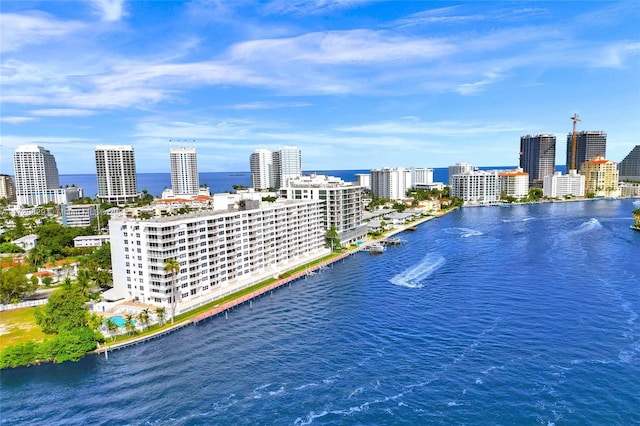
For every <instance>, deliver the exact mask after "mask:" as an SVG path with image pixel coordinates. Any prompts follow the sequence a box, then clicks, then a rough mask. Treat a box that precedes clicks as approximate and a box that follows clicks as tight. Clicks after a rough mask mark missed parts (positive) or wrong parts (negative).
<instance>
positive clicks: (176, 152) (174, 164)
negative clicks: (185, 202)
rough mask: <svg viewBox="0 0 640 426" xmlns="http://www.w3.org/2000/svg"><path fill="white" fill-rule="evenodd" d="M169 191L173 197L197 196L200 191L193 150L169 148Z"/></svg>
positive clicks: (194, 151)
mask: <svg viewBox="0 0 640 426" xmlns="http://www.w3.org/2000/svg"><path fill="white" fill-rule="evenodd" d="M169 160H170V163H171V189H172V190H173V193H174V194H175V195H197V194H198V190H199V189H200V178H199V176H198V159H197V157H196V149H195V148H171V149H170V151H169Z"/></svg>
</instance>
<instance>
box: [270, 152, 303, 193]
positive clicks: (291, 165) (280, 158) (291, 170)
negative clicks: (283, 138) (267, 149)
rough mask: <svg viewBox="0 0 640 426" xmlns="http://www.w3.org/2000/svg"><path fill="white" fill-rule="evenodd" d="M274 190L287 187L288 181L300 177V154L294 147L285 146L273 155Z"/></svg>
mask: <svg viewBox="0 0 640 426" xmlns="http://www.w3.org/2000/svg"><path fill="white" fill-rule="evenodd" d="M273 165H274V167H275V170H276V182H275V184H276V186H275V187H276V189H277V188H281V187H283V186H286V185H287V181H288V180H289V179H295V178H297V177H299V176H302V152H301V151H300V150H299V149H298V147H296V146H285V147H282V148H280V149H279V150H278V151H276V152H275V153H274V157H273Z"/></svg>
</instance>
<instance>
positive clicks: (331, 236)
mask: <svg viewBox="0 0 640 426" xmlns="http://www.w3.org/2000/svg"><path fill="white" fill-rule="evenodd" d="M325 239H326V241H327V245H328V246H329V247H331V251H333V250H336V249H338V248H340V246H341V244H340V238H338V229H337V228H336V227H335V225H332V226H331V227H330V228H329V229H328V230H327V235H326V237H325Z"/></svg>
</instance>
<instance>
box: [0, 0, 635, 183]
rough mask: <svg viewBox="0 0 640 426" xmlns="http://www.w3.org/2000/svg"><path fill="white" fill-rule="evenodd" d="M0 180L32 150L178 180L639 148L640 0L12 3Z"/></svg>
mask: <svg viewBox="0 0 640 426" xmlns="http://www.w3.org/2000/svg"><path fill="white" fill-rule="evenodd" d="M1 12H2V14H1V21H0V24H1V25H0V27H1V34H0V36H1V38H0V40H1V41H0V52H1V62H2V69H1V80H0V83H1V90H2V93H1V94H2V96H1V108H2V109H1V111H0V120H1V121H0V125H1V126H2V129H1V136H2V148H1V152H0V154H1V158H0V172H1V173H8V174H13V159H12V155H13V152H14V151H15V148H16V147H17V146H18V145H21V144H32V143H33V144H39V145H42V146H44V147H45V148H47V149H49V150H50V151H51V152H52V154H54V155H55V157H56V160H57V163H58V169H59V172H60V173H61V174H74V173H95V160H94V149H95V146H96V145H100V144H127V145H133V146H134V148H135V153H136V163H137V168H138V171H139V172H168V170H169V154H168V153H169V145H170V140H171V141H174V143H175V141H179V142H178V143H181V142H182V143H185V142H186V143H187V144H189V145H192V144H193V141H195V145H196V147H197V152H198V163H199V168H200V170H201V171H203V172H215V171H245V170H248V168H249V155H250V154H251V152H253V150H255V149H256V148H268V149H278V147H281V146H284V145H296V146H298V147H300V149H301V150H302V163H303V164H302V165H303V169H304V170H326V169H368V168H378V167H385V166H388V167H397V166H403V167H446V166H448V165H450V164H454V163H456V162H462V161H464V162H469V163H473V164H476V165H478V166H499V165H500V166H502V165H517V163H518V150H519V140H520V136H522V135H525V134H535V133H555V134H556V136H557V139H558V144H557V147H556V150H557V160H556V162H557V164H564V153H565V146H566V135H567V133H569V132H570V131H571V126H572V123H571V120H570V119H569V118H570V117H571V116H572V115H573V114H574V113H577V114H579V115H580V117H581V119H582V122H580V123H579V125H578V129H579V130H604V131H606V132H607V133H608V142H607V158H609V159H611V160H614V161H618V162H619V161H621V160H622V159H623V158H624V156H625V155H626V154H627V153H629V152H630V151H631V149H632V148H633V147H634V146H635V145H637V144H640V25H638V22H640V6H639V5H638V3H636V2H630V1H629V2H524V1H515V2H435V1H423V2H421V1H409V2H398V1H396V2H379V1H371V2H368V1H364V0H358V1H353V0H315V1H312V0H302V1H295V0H281V1H270V2H269V1H263V2H257V1H242V0H234V1H205V0H198V1H191V2H172V1H151V2H144V1H131V2H128V1H118V0H109V1H106V0H102V1H97V0H96V1H81V2H63V1H43V2H33V1H2V3H1Z"/></svg>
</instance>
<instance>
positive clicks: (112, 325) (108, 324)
mask: <svg viewBox="0 0 640 426" xmlns="http://www.w3.org/2000/svg"><path fill="white" fill-rule="evenodd" d="M104 325H105V326H106V327H107V330H109V335H110V336H111V340H114V339H115V338H116V336H115V334H114V332H115V331H116V330H118V324H116V323H115V321H114V320H112V319H111V318H107V320H106V321H105V322H104Z"/></svg>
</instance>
